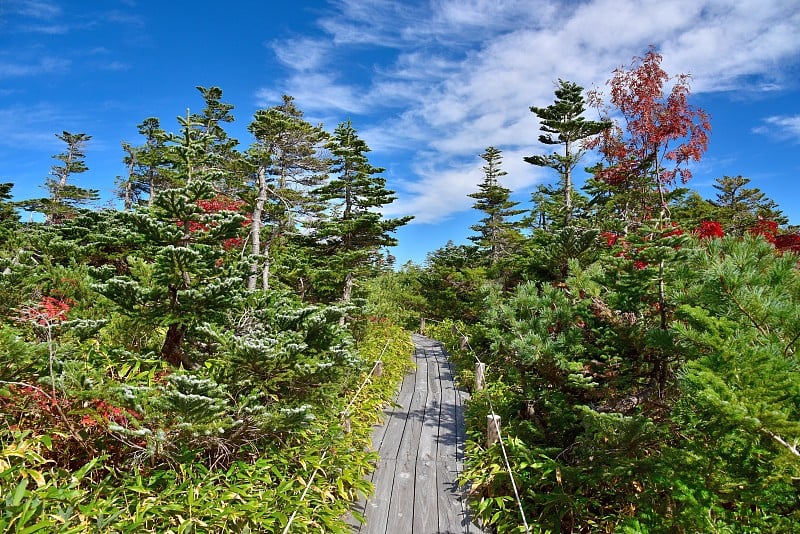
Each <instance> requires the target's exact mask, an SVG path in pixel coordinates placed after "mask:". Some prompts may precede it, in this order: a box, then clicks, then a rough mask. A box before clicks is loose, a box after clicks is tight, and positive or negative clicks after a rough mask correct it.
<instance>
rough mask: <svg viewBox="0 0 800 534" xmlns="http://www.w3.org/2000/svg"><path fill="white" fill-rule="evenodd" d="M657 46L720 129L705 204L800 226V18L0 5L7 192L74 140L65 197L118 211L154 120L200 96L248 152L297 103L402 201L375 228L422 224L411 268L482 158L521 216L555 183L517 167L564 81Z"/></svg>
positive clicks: (752, 8)
mask: <svg viewBox="0 0 800 534" xmlns="http://www.w3.org/2000/svg"><path fill="white" fill-rule="evenodd" d="M649 45H654V46H655V47H656V48H657V50H658V51H659V52H660V53H661V54H662V55H663V58H664V60H663V63H662V66H663V67H664V68H665V70H666V71H667V72H668V73H670V74H678V73H690V74H691V75H692V97H691V101H692V103H693V104H695V105H697V106H699V107H701V108H703V109H705V110H706V111H707V112H709V113H710V115H711V121H712V128H713V131H712V134H711V143H710V148H709V151H708V152H707V154H706V156H705V158H704V159H703V160H702V161H701V162H700V163H699V164H697V165H696V166H695V167H694V169H693V170H694V179H693V180H692V182H690V184H689V185H690V186H693V187H695V188H696V189H698V190H699V191H700V192H701V193H702V194H703V195H704V196H706V197H711V196H712V195H713V190H712V189H711V188H710V184H711V183H713V181H714V179H715V178H717V177H721V176H723V175H739V174H741V175H744V176H747V177H749V178H751V180H752V182H751V185H752V186H755V187H759V188H761V189H762V190H763V191H765V192H766V193H767V195H768V196H770V197H771V198H773V199H775V200H776V201H777V202H778V203H779V204H780V206H781V207H782V208H783V210H784V212H785V213H786V215H787V216H789V218H790V219H791V221H792V222H793V223H795V224H800V180H798V179H797V176H798V175H800V158H798V148H799V147H800V0H685V1H684V0H583V1H572V0H558V1H556V0H549V1H540V0H313V1H304V0H294V1H288V0H286V1H234V2H227V3H221V2H207V1H203V0H172V1H154V0H153V1H145V0H0V182H9V181H10V182H14V183H15V187H14V190H13V192H14V193H15V196H16V198H19V199H22V198H32V197H38V196H41V195H42V194H43V191H42V189H41V188H40V186H41V184H42V183H44V179H45V177H46V176H47V174H48V172H49V169H50V166H51V165H52V164H53V163H54V161H53V160H52V159H51V156H52V155H53V154H56V153H58V152H59V151H61V150H62V145H61V143H60V142H59V141H58V140H57V139H56V138H55V135H54V134H55V133H57V132H61V131H62V130H67V131H70V132H73V133H76V132H84V133H87V134H89V135H91V136H92V141H91V142H90V144H89V145H88V147H87V150H86V156H87V157H86V163H87V165H88V166H89V168H90V171H89V172H87V173H84V174H83V175H80V176H79V177H77V178H76V180H75V183H76V184H77V185H80V186H83V187H94V188H98V189H100V190H101V191H102V194H103V196H104V198H105V199H106V201H110V199H111V198H112V189H113V184H114V178H115V176H117V175H121V174H124V173H125V168H124V166H123V165H122V163H121V160H122V157H123V152H122V149H121V147H120V142H121V141H128V142H132V143H134V144H140V142H141V140H140V138H139V136H138V134H137V131H136V125H137V124H139V123H140V122H141V121H142V120H143V119H144V118H146V117H153V116H154V117H159V118H160V119H161V122H162V126H163V127H165V128H166V129H168V130H172V131H176V130H177V123H176V121H175V117H177V116H178V115H181V114H185V112H186V109H187V108H191V109H192V110H193V111H199V110H200V109H201V107H202V101H201V99H200V96H199V93H198V92H197V91H196V90H195V89H194V87H195V86H198V85H202V86H207V87H208V86H212V85H216V86H219V87H221V88H222V89H223V91H224V95H223V100H224V101H226V102H229V103H232V104H234V105H235V106H236V107H235V109H234V115H235V116H236V118H237V121H236V122H235V123H234V124H233V125H231V127H230V128H229V133H230V134H231V135H232V136H234V137H236V138H238V139H239V140H240V142H241V148H246V147H247V145H249V144H250V142H251V139H250V137H249V135H248V133H247V130H246V126H247V124H248V123H249V122H250V119H251V118H252V116H253V113H254V112H255V111H256V110H257V109H259V108H264V107H270V106H273V105H276V104H278V103H280V97H281V95H282V94H289V95H292V96H294V97H295V100H296V103H297V104H298V106H299V107H300V108H301V109H303V110H304V111H305V113H306V118H308V119H309V120H310V121H311V122H315V123H316V122H322V123H323V124H324V125H325V126H326V128H327V129H329V130H333V128H335V126H336V125H337V124H338V123H339V122H341V121H343V120H347V119H351V120H352V121H353V124H354V126H355V127H356V128H357V129H358V131H359V133H360V135H361V136H362V138H363V139H364V140H365V141H366V142H367V144H368V145H369V146H370V147H371V148H372V152H371V153H370V156H371V162H372V163H373V164H374V165H376V166H382V167H385V168H386V169H387V170H386V172H385V173H384V176H385V177H386V178H387V181H388V185H389V187H390V188H392V189H394V190H396V191H397V195H398V200H397V201H396V202H395V203H394V204H392V205H391V206H389V207H387V209H385V210H384V213H385V214H387V215H391V216H399V215H406V214H412V215H415V216H416V219H415V221H414V223H412V224H410V225H408V226H407V227H404V228H403V229H401V230H400V232H399V233H398V237H399V238H400V242H401V244H400V246H399V247H397V248H396V249H395V250H394V253H395V255H396V256H397V258H398V261H399V262H400V263H404V262H405V261H407V260H413V261H416V262H422V261H423V260H424V259H425V255H426V253H427V252H429V251H431V250H434V249H436V248H438V247H440V246H442V245H444V244H445V243H446V242H447V241H448V240H449V239H452V240H453V241H455V242H456V243H462V242H465V239H466V236H467V235H469V234H470V231H469V226H470V225H471V224H473V223H474V221H475V220H476V219H477V213H475V212H474V211H473V210H471V209H470V206H471V204H472V202H473V200H472V199H470V198H468V197H467V196H466V195H467V194H469V193H472V192H474V191H475V190H476V185H477V183H478V182H479V181H480V180H481V178H482V172H481V165H482V163H483V161H482V160H481V159H480V157H479V154H481V153H482V152H483V150H484V149H485V148H486V147H487V146H490V145H492V146H496V147H498V148H500V149H501V150H502V151H503V157H504V161H503V168H504V169H505V170H506V171H507V172H508V175H507V176H506V177H505V181H504V184H505V185H506V186H507V187H509V188H511V189H513V190H514V191H515V195H516V198H517V199H518V200H520V201H522V202H523V205H526V204H527V200H528V198H529V193H530V191H531V189H532V187H533V186H534V185H535V184H536V183H540V182H542V181H551V180H553V178H554V177H553V175H552V174H550V173H549V172H548V171H547V170H545V169H540V168H535V167H532V166H530V165H528V164H526V163H524V162H523V161H522V158H523V156H527V155H532V154H537V153H544V152H549V150H547V149H546V148H544V147H542V146H541V145H539V143H538V141H537V137H538V135H539V131H538V123H537V121H536V118H535V116H534V115H533V114H532V113H530V111H529V107H530V106H531V105H536V106H546V105H548V104H550V103H552V101H553V90H554V88H555V83H556V80H557V79H558V78H563V79H566V80H571V81H575V82H577V83H579V84H581V85H582V86H584V87H586V88H587V89H588V88H592V87H597V88H599V89H601V90H602V89H603V87H604V84H605V82H606V80H608V79H609V77H610V76H611V73H612V71H613V70H614V69H615V68H617V67H621V66H627V65H629V64H630V62H631V59H632V58H633V56H636V55H642V54H644V53H645V52H646V50H647V47H648V46H649ZM590 118H594V117H590Z"/></svg>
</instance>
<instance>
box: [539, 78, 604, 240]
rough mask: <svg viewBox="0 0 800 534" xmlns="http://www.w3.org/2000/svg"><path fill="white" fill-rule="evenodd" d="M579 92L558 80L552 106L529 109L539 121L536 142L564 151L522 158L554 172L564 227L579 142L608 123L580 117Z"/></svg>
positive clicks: (580, 89)
mask: <svg viewBox="0 0 800 534" xmlns="http://www.w3.org/2000/svg"><path fill="white" fill-rule="evenodd" d="M582 93H583V87H581V86H579V85H578V84H576V83H573V82H568V81H564V80H561V79H559V80H558V88H557V89H556V91H555V96H556V100H555V102H554V103H553V104H550V105H549V106H547V107H544V108H540V107H536V106H531V108H530V110H531V112H533V113H534V114H535V115H536V116H537V117H538V118H539V124H540V129H541V131H543V132H544V133H543V134H541V135H540V136H539V142H540V143H544V144H545V145H563V150H564V151H563V153H558V152H554V153H552V154H550V155H547V156H542V155H536V156H529V157H526V158H524V159H525V161H526V162H528V163H530V164H532V165H537V166H539V167H550V168H552V169H554V170H555V171H556V172H558V175H559V180H560V182H561V187H562V192H563V195H564V224H565V225H567V226H568V225H569V224H570V222H571V220H572V215H573V208H572V196H573V179H572V170H573V169H574V168H575V166H576V165H577V164H578V161H580V158H581V156H582V155H583V153H584V149H583V147H582V146H581V144H580V143H581V141H582V140H584V139H586V138H589V137H592V136H595V135H597V134H599V133H600V132H602V131H603V130H605V129H607V128H609V127H610V126H611V123H610V122H609V121H587V120H586V119H585V118H584V117H582V115H583V112H584V111H585V110H586V106H585V101H584V99H583V94H582Z"/></svg>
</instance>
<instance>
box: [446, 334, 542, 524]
mask: <svg viewBox="0 0 800 534" xmlns="http://www.w3.org/2000/svg"><path fill="white" fill-rule="evenodd" d="M432 320H435V319H432ZM453 328H454V329H455V330H456V332H458V334H459V335H460V336H461V339H463V340H466V345H467V348H468V349H469V351H470V352H471V353H472V357H473V358H475V361H476V362H477V363H479V364H480V365H483V366H484V369H485V366H486V364H485V363H483V362H482V361H481V360H480V358H478V355H477V353H476V352H475V351H474V350H473V349H472V345H470V343H469V338H468V337H467V336H466V334H464V332H462V331H461V329H460V328H459V327H458V325H457V324H456V323H455V322H454V323H453ZM484 373H485V371H484ZM486 400H487V401H488V402H489V411H491V412H492V421H493V422H494V427H495V429H497V439H498V441H500V450H501V451H502V452H503V460H504V461H505V464H506V470H507V471H508V477H509V478H510V479H511V487H512V488H513V489H514V499H516V501H517V506H518V507H519V514H520V516H522V524H523V525H524V526H525V532H526V533H528V534H530V531H531V530H530V527H529V526H528V520H527V518H526V517H525V510H523V508H522V500H521V499H520V498H519V490H518V489H517V481H516V480H514V472H513V471H512V470H511V462H510V461H509V460H508V453H507V452H506V446H505V444H504V443H503V436H502V434H501V433H500V425H499V424H498V423H497V417H498V416H497V414H496V413H495V411H494V406H493V405H492V396H491V395H490V394H489V390H488V388H487V389H486Z"/></svg>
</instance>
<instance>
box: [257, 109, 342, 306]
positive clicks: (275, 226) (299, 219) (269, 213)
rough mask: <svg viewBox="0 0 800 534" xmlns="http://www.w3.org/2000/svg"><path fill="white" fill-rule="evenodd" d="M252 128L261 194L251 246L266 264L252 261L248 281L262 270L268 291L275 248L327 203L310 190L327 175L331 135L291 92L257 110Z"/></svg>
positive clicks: (258, 194)
mask: <svg viewBox="0 0 800 534" xmlns="http://www.w3.org/2000/svg"><path fill="white" fill-rule="evenodd" d="M248 129H249V130H250V132H251V133H252V134H253V135H254V136H255V138H256V142H255V143H254V144H253V146H252V147H251V148H250V150H249V152H248V160H249V162H250V163H251V164H252V166H253V167H254V171H253V175H254V182H255V184H254V185H255V194H256V199H255V203H254V208H253V214H252V221H253V222H252V224H253V226H252V228H251V248H252V253H253V257H254V258H261V264H260V268H259V265H257V264H256V263H254V264H253V266H252V269H251V275H250V277H249V278H248V282H247V285H248V288H249V289H251V290H252V289H255V287H256V279H257V278H258V275H259V274H260V275H261V286H262V288H263V289H267V288H269V284H270V269H271V263H272V261H273V259H274V252H275V250H276V247H278V246H279V245H281V244H284V245H285V244H286V243H287V239H288V238H289V237H290V236H291V235H293V234H296V233H297V232H298V231H299V230H300V227H302V226H304V225H307V224H308V223H309V221H310V220H313V219H317V218H319V217H320V212H321V211H322V209H323V207H324V206H323V205H322V204H321V203H320V202H318V201H317V200H316V199H315V198H314V196H313V195H312V194H311V191H312V189H313V188H314V187H316V186H319V185H321V184H322V182H323V181H324V179H325V174H324V173H325V171H326V170H327V168H328V161H327V160H326V159H325V158H323V157H322V155H321V148H322V145H323V143H324V141H325V140H327V139H328V134H327V133H326V132H325V131H324V130H323V129H322V127H321V126H314V125H312V124H310V123H309V122H307V121H306V120H305V119H303V112H302V111H301V110H300V109H299V108H297V106H296V105H295V103H294V99H293V98H292V97H291V96H287V95H284V97H283V103H282V104H280V105H277V106H275V107H272V108H269V109H262V110H258V111H257V112H256V114H255V117H254V118H253V122H252V123H250V125H249V126H248ZM262 237H263V238H264V241H262Z"/></svg>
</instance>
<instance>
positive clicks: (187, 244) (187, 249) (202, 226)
mask: <svg viewBox="0 0 800 534" xmlns="http://www.w3.org/2000/svg"><path fill="white" fill-rule="evenodd" d="M215 196H216V193H215V191H214V188H213V187H212V185H211V183H210V182H209V181H207V180H201V179H198V178H195V179H194V180H193V181H192V182H190V183H188V184H187V185H186V186H184V187H181V188H174V189H166V190H164V191H162V192H161V193H159V194H158V195H156V197H155V199H154V201H153V208H152V210H147V211H145V210H138V211H134V212H132V213H129V214H127V216H126V219H124V220H127V222H128V225H127V226H126V227H123V228H120V229H119V232H120V235H119V237H120V240H121V241H125V242H128V243H136V244H138V245H139V248H138V250H137V251H136V252H133V253H131V255H130V256H129V259H128V262H129V263H130V268H129V271H130V274H126V275H120V276H115V277H113V278H111V279H110V280H108V281H107V282H106V283H104V284H100V285H98V290H99V291H100V292H101V293H102V294H104V295H105V296H106V297H108V298H109V299H111V300H112V301H113V302H115V303H116V304H117V305H118V306H119V308H120V311H122V312H123V313H125V314H127V315H129V316H133V317H136V318H140V319H144V320H145V321H146V322H148V323H150V324H154V325H158V326H161V327H164V328H165V329H166V332H165V337H164V342H163V344H162V347H161V356H162V357H163V358H164V359H165V360H166V361H167V362H169V363H170V364H172V365H175V366H180V365H183V366H186V367H191V366H193V365H194V363H195V362H194V360H193V358H192V355H191V354H190V353H189V352H187V351H186V347H185V341H186V338H187V335H188V334H190V330H191V329H192V328H194V327H197V326H199V325H201V324H203V323H213V322H214V321H218V320H220V319H221V317H222V316H223V315H224V313H225V312H226V311H228V310H230V309H232V308H233V307H234V301H235V298H236V294H237V293H236V291H237V290H238V289H239V288H240V287H241V284H242V282H243V279H242V277H241V275H240V273H239V272H238V271H237V269H236V268H235V265H230V264H229V263H226V254H225V248H224V246H223V243H224V242H225V240H227V239H230V238H234V237H237V236H238V235H239V233H240V232H241V229H242V226H241V223H242V220H243V217H242V216H241V215H239V214H237V213H234V212H231V211H211V212H209V211H207V210H205V209H203V203H204V202H207V201H210V200H212V199H213V198H215Z"/></svg>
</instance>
